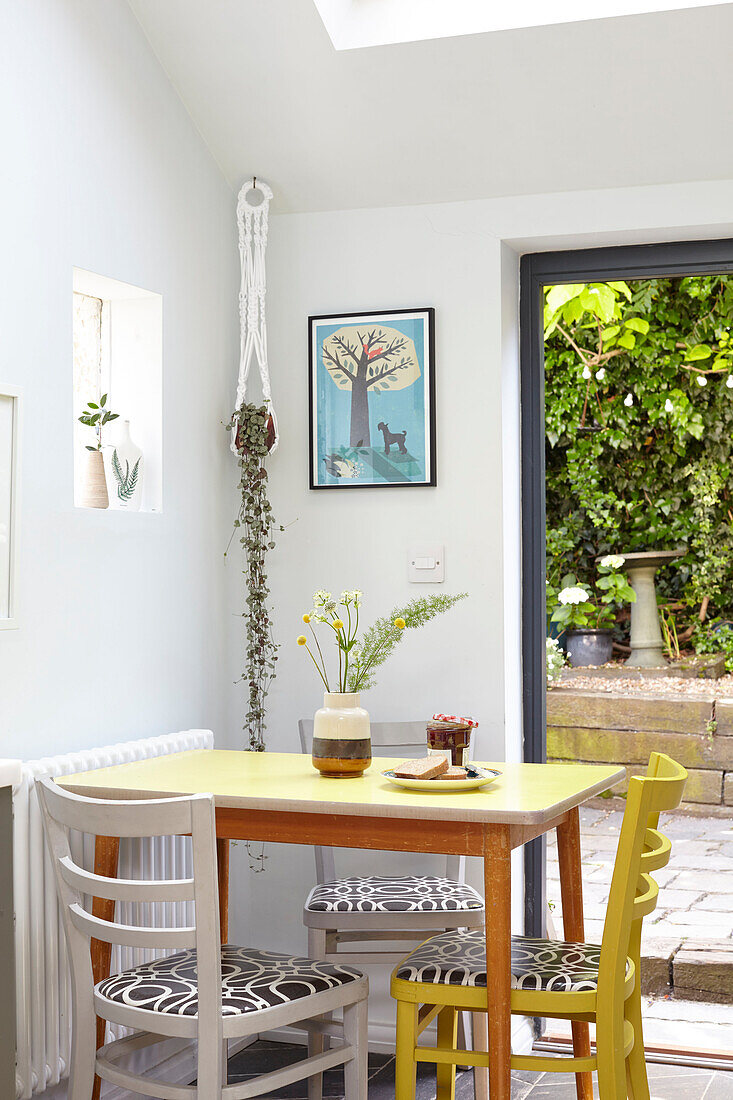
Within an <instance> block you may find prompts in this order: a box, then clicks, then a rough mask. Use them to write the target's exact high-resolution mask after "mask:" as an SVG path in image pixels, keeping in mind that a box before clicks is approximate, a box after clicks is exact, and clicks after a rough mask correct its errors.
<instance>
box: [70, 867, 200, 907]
mask: <svg viewBox="0 0 733 1100" xmlns="http://www.w3.org/2000/svg"><path fill="white" fill-rule="evenodd" d="M59 869H60V872H61V875H62V876H63V879H64V882H66V883H67V884H68V885H69V886H71V887H72V888H73V889H75V890H78V891H79V892H80V893H81V894H88V895H89V896H90V897H95V898H106V899H107V900H109V901H161V902H176V901H193V879H192V878H182V879H153V880H147V879H124V878H103V877H102V876H101V875H95V874H93V873H92V872H91V871H87V870H86V869H85V868H84V867H79V866H78V864H76V863H73V862H72V861H71V859H69V858H67V857H66V856H64V857H63V858H62V859H60V860H59Z"/></svg>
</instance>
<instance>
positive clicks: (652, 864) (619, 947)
mask: <svg viewBox="0 0 733 1100" xmlns="http://www.w3.org/2000/svg"><path fill="white" fill-rule="evenodd" d="M686 779H687V772H686V771H685V769H684V768H683V767H682V766H681V765H679V764H677V763H676V762H675V761H674V760H671V759H670V758H669V757H668V756H665V755H663V754H662V753H652V756H651V759H650V762H649V768H648V771H647V774H646V776H644V777H643V778H642V777H635V778H633V779H631V780H630V782H629V790H628V795H627V799H626V811H625V813H624V819H623V824H622V826H621V833H620V836H619V842H618V850H617V853H616V862H615V865H614V871H613V879H612V882H611V892H610V896H609V899H608V907H607V910H606V919H605V924H604V928H603V943H602V944H601V946H600V947H598V946H594V945H591V944H572V943H565V942H563V941H553V940H536V939H529V938H528V937H524V936H515V937H513V938H512V994H511V1010H512V1012H513V1013H517V1014H519V1015H521V1016H542V1017H547V1018H553V1019H566V1020H572V1021H586V1022H589V1023H595V1025H596V1053H595V1054H587V1055H581V1054H577V1053H576V1054H575V1055H574V1056H572V1057H561V1058H556V1057H550V1056H545V1057H543V1056H539V1055H513V1056H512V1068H513V1069H519V1070H537V1071H544V1072H548V1071H549V1072H555V1073H576V1074H583V1073H588V1072H589V1071H597V1074H598V1090H599V1094H600V1097H601V1100H626V1097H627V1095H628V1096H629V1097H631V1098H632V1100H649V1086H648V1083H647V1075H646V1062H645V1059H644V1037H643V1032H642V1020H641V995H640V989H639V974H640V950H641V925H642V920H643V918H644V917H645V916H646V915H647V914H648V913H651V912H652V910H653V909H654V907H655V905H656V902H657V894H658V892H659V887H658V886H657V884H656V882H654V880H653V879H652V878H651V877H650V872H652V871H656V870H658V869H659V868H660V867H664V866H665V864H666V863H667V862H668V861H669V857H670V852H671V845H670V842H669V840H668V839H667V837H665V836H663V835H662V833H660V832H659V830H658V824H659V814H660V812H661V811H663V810H674V809H675V808H676V807H677V806H679V804H680V801H681V798H682V792H683V789H684V786H685V781H686ZM392 996H393V997H394V998H395V999H396V1000H397V1063H396V1100H414V1096H415V1078H416V1064H417V1062H432V1063H434V1064H436V1065H437V1076H438V1093H437V1100H453V1097H454V1094H455V1076H456V1065H469V1066H475V1067H487V1066H488V1055H487V1054H486V1053H485V1052H481V1051H465V1050H457V1049H456V1035H457V1026H456V1025H457V1013H458V1012H459V1011H462V1010H469V1011H470V1012H481V1011H484V1012H485V1011H486V1007H485V1006H486V948H485V941H484V933H483V931H482V930H464V931H457V932H447V933H443V934H442V935H439V936H434V937H433V938H432V939H429V940H426V941H425V943H423V944H422V945H421V946H420V947H418V948H417V949H416V950H415V951H413V952H412V953H411V954H410V955H408V956H407V957H406V958H405V959H403V961H402V962H401V963H400V964H399V965H398V966H397V967H396V969H395V970H394V971H393V973H392ZM436 1017H437V1031H438V1037H437V1046H436V1047H430V1048H428V1047H420V1046H418V1036H419V1035H420V1034H421V1033H422V1032H423V1031H424V1030H425V1028H426V1027H427V1026H428V1024H430V1023H431V1022H432V1021H433V1020H434V1019H435V1018H436ZM577 1049H578V1048H576V1051H577ZM579 1081H580V1079H579Z"/></svg>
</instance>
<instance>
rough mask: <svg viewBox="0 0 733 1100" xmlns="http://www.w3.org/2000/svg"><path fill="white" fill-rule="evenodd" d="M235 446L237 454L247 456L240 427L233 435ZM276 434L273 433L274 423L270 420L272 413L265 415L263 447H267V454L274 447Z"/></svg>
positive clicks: (243, 434) (247, 452) (245, 444)
mask: <svg viewBox="0 0 733 1100" xmlns="http://www.w3.org/2000/svg"><path fill="white" fill-rule="evenodd" d="M234 438H235V445H236V448H237V451H238V453H239V454H249V451H248V450H247V443H246V439H245V433H244V431H243V429H242V426H241V425H240V426H239V427H238V428H237V431H236V435H235V437H234ZM275 439H276V433H275V421H274V420H273V418H272V413H268V415H267V426H266V428H265V446H266V447H267V453H268V454H269V453H270V451H271V450H272V448H273V447H274V445H275Z"/></svg>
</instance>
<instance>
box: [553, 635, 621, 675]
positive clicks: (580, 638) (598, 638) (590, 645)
mask: <svg viewBox="0 0 733 1100" xmlns="http://www.w3.org/2000/svg"><path fill="white" fill-rule="evenodd" d="M565 645H566V648H567V654H568V660H569V661H570V664H571V665H572V667H573V668H585V667H587V666H588V665H605V664H607V663H608V661H610V660H611V655H612V654H613V631H612V630H610V629H601V630H591V629H590V628H588V629H583V630H568V631H566V633H565Z"/></svg>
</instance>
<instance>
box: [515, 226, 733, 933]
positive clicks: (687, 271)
mask: <svg viewBox="0 0 733 1100" xmlns="http://www.w3.org/2000/svg"><path fill="white" fill-rule="evenodd" d="M731 271H733V239H726V240H711V241H678V242H673V243H668V244H647V245H622V246H617V247H608V248H585V249H579V250H577V251H573V250H568V251H563V252H535V253H531V254H528V255H525V256H522V258H521V261H520V301H519V362H520V367H519V370H520V403H521V417H520V431H521V448H522V449H521V456H522V457H521V462H522V471H521V491H522V505H521V516H522V704H523V751H524V760H526V761H528V762H530V763H542V762H544V760H545V758H546V744H547V743H546V727H545V720H546V713H545V362H544V339H543V326H542V313H543V289H544V287H545V286H547V285H548V284H553V283H584V282H605V281H607V280H612V279H653V278H664V277H669V276H675V275H678V276H682V275H706V274H719V273H724V272H731ZM524 876H525V892H524V920H525V934H526V935H528V936H543V935H544V934H545V927H544V925H545V845H544V842H543V840H542V839H541V838H539V839H538V840H534V841H532V842H531V843H530V844H527V845H526V846H525V849H524Z"/></svg>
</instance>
